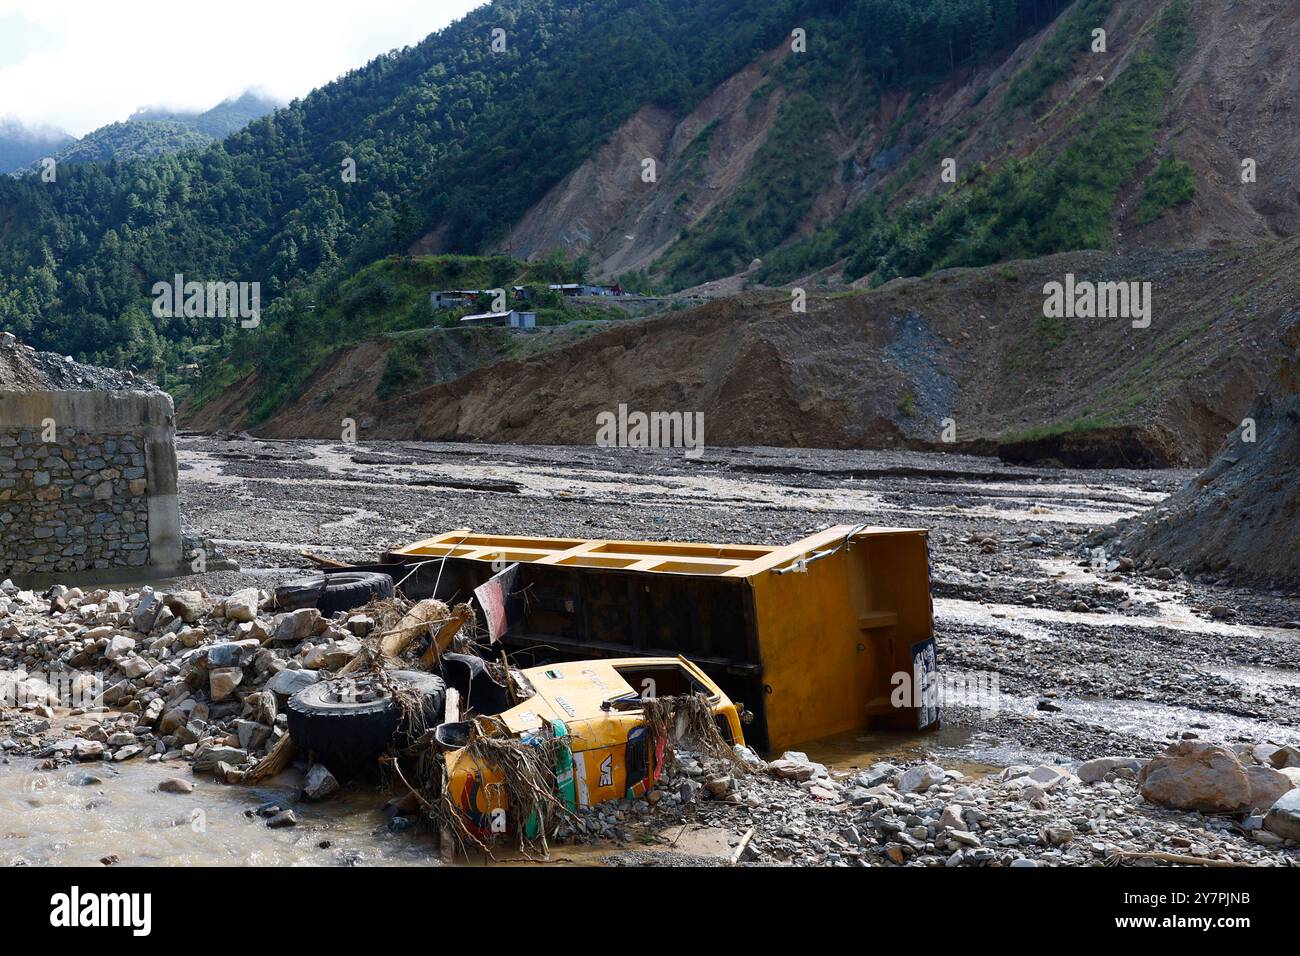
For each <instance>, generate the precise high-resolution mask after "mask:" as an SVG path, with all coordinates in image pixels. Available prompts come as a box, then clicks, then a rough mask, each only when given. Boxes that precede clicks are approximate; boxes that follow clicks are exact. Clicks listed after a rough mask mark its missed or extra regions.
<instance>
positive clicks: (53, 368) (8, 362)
mask: <svg viewBox="0 0 1300 956" xmlns="http://www.w3.org/2000/svg"><path fill="white" fill-rule="evenodd" d="M0 389H6V390H9V391H18V392H39V391H47V390H57V391H66V390H76V391H80V390H87V391H92V390H98V389H102V390H106V391H139V392H156V391H157V390H158V386H156V385H154V384H153V383H152V382H150V381H149V380H148V379H145V378H143V377H141V376H139V375H136V374H135V373H134V372H120V371H118V370H117V369H111V368H100V367H98V366H95V365H83V364H82V363H81V362H78V361H76V360H74V359H73V358H72V357H71V356H69V355H59V354H57V353H55V352H38V351H36V349H34V348H32V347H31V346H28V345H22V344H20V343H18V342H16V341H14V340H13V339H12V336H11V335H10V334H9V333H3V341H0Z"/></svg>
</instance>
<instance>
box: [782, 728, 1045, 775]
mask: <svg viewBox="0 0 1300 956" xmlns="http://www.w3.org/2000/svg"><path fill="white" fill-rule="evenodd" d="M791 749H792V750H800V751H803V752H804V753H806V754H807V755H808V758H809V759H810V760H814V761H816V762H817V763H821V764H825V765H826V766H827V767H828V768H830V769H831V770H832V771H838V772H841V773H851V772H853V771H856V770H865V769H866V768H868V767H870V766H871V765H872V764H873V763H876V762H877V761H881V760H887V761H890V762H901V761H910V760H928V759H934V760H938V761H939V762H940V763H942V764H943V766H944V767H946V768H949V769H952V770H960V771H961V772H962V773H964V774H966V775H967V776H981V775H983V774H986V773H992V772H993V771H995V770H998V769H1000V768H1002V767H1004V766H1006V765H1007V764H1009V763H1015V762H1016V761H1017V759H1018V758H1019V756H1020V751H1018V750H1014V751H1013V750H1011V749H1010V748H1008V747H1006V746H1005V745H1004V744H1002V743H1001V742H1000V741H998V740H996V739H994V738H993V737H990V736H987V735H984V734H979V733H977V732H975V731H973V730H972V729H971V728H970V727H969V726H959V725H957V724H955V723H953V722H951V721H949V722H947V723H945V724H944V726H942V727H941V728H940V729H939V730H936V731H929V732H925V733H915V734H901V733H883V732H871V731H860V730H856V731H850V732H849V733H844V734H836V735H835V736H834V737H827V738H825V739H822V740H814V741H811V742H809V743H806V744H803V745H801V746H798V747H792V748H791Z"/></svg>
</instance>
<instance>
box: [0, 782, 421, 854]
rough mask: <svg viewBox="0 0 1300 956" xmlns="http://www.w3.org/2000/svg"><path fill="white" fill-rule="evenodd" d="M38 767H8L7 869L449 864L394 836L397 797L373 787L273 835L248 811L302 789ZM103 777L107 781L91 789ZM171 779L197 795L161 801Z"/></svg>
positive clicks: (297, 808)
mask: <svg viewBox="0 0 1300 956" xmlns="http://www.w3.org/2000/svg"><path fill="white" fill-rule="evenodd" d="M36 763H37V762H36V761H34V760H22V759H17V758H15V759H13V760H12V762H10V763H9V764H8V765H7V766H5V767H3V768H0V865H7V866H14V865H39V864H60V865H67V866H100V865H101V863H100V862H99V861H100V860H101V858H103V857H106V856H110V855H111V856H116V857H117V859H118V862H119V863H120V864H122V865H168V866H301V865H316V866H348V865H358V864H361V865H365V864H382V865H386V866H401V865H412V866H428V865H437V863H438V852H437V847H436V846H435V845H434V843H433V841H432V839H431V838H429V837H428V836H427V835H424V834H421V833H415V832H407V833H400V834H399V833H390V832H389V831H388V830H387V825H386V824H387V821H386V820H385V818H384V813H383V806H384V802H385V799H386V798H385V796H384V795H383V794H381V793H379V792H377V791H375V790H374V788H372V787H365V786H360V785H356V786H349V787H345V788H344V790H343V791H342V793H340V794H339V795H338V796H336V797H335V798H334V799H333V800H331V801H329V802H328V803H323V804H318V805H313V804H306V803H297V804H295V805H294V807H293V810H294V813H295V814H296V815H297V817H298V820H299V823H298V825H297V826H296V827H289V828H285V829H281V830H272V829H269V828H268V827H267V826H266V821H265V820H264V819H262V818H261V817H258V816H256V815H253V816H251V817H250V816H249V815H248V814H247V813H246V811H250V810H254V809H256V808H257V807H258V806H260V805H262V804H264V803H266V802H268V801H272V800H290V799H292V798H293V797H294V796H295V789H294V788H292V787H289V786H284V787H275V786H268V787H255V788H248V787H227V786H222V785H221V784H218V783H215V782H212V781H211V780H210V779H209V778H197V777H191V775H190V772H189V766H188V764H172V765H170V766H167V765H162V764H148V763H141V762H137V761H133V762H128V763H123V764H105V763H101V762H98V761H96V762H92V763H85V764H81V765H73V766H69V767H64V768H61V769H59V770H48V771H45V770H37V769H36ZM92 776H93V777H98V778H101V779H102V781H103V782H102V783H94V782H87V780H88V778H90V777H92ZM167 777H182V778H184V779H188V780H193V781H194V782H195V789H194V792H193V793H191V794H172V793H160V792H159V791H158V789H157V787H158V783H159V782H160V781H162V780H164V779H166V778H167ZM290 782H291V781H285V783H290ZM322 844H327V845H325V846H322Z"/></svg>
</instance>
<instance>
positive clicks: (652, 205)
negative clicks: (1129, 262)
mask: <svg viewBox="0 0 1300 956" xmlns="http://www.w3.org/2000/svg"><path fill="white" fill-rule="evenodd" d="M1185 2H1186V4H1187V7H1188V10H1189V14H1190V15H1189V18H1188V20H1189V23H1190V25H1191V30H1190V43H1189V49H1188V52H1187V53H1185V54H1184V55H1183V56H1181V57H1180V58H1179V61H1178V66H1177V76H1176V77H1175V79H1174V83H1173V87H1172V91H1171V93H1170V95H1169V97H1168V100H1167V103H1166V106H1165V113H1164V117H1163V120H1162V121H1161V123H1160V124H1159V125H1158V128H1157V129H1156V131H1155V133H1154V149H1153V152H1152V154H1151V156H1150V158H1149V159H1148V160H1147V161H1146V162H1145V163H1143V164H1141V166H1140V167H1139V168H1138V169H1137V171H1136V172H1135V174H1134V176H1133V178H1132V180H1131V181H1130V182H1129V183H1128V184H1127V185H1126V186H1125V187H1124V188H1123V189H1122V190H1121V194H1120V196H1119V201H1118V202H1117V203H1116V205H1115V209H1114V212H1113V217H1112V236H1111V239H1112V242H1113V243H1114V246H1115V248H1118V249H1121V250H1123V249H1134V248H1170V247H1177V248H1186V247H1206V246H1208V245H1210V244H1212V243H1215V242H1221V241H1232V242H1254V241H1257V240H1259V239H1262V238H1266V237H1279V236H1282V237H1285V236H1290V235H1294V234H1295V233H1296V232H1297V230H1300V180H1298V179H1297V173H1296V172H1295V171H1296V170H1297V169H1300V112H1298V111H1297V110H1296V109H1295V108H1294V104H1295V101H1296V98H1297V96H1298V95H1300V58H1297V57H1296V56H1295V55H1294V46H1295V38H1296V36H1297V35H1300V5H1297V4H1295V3H1294V2H1292V0H1259V2H1252V3H1241V2H1238V0H1185ZM1169 3H1170V0H1126V2H1123V3H1116V4H1114V6H1113V7H1112V9H1111V12H1110V15H1109V16H1108V17H1107V18H1106V20H1105V22H1104V23H1102V24H1100V26H1102V27H1104V28H1105V29H1106V31H1107V49H1106V51H1105V52H1100V53H1090V54H1087V55H1083V56H1080V57H1078V58H1077V59H1076V61H1075V63H1074V64H1073V67H1072V69H1070V70H1069V71H1067V73H1066V74H1065V76H1064V77H1063V78H1062V79H1061V80H1060V81H1059V82H1057V83H1055V84H1054V85H1053V86H1052V87H1051V88H1050V89H1049V90H1048V91H1046V92H1045V93H1044V94H1043V95H1042V97H1041V98H1040V99H1038V100H1037V101H1036V102H1034V103H1033V104H1030V105H1024V104H1015V103H1012V102H1010V101H1009V100H1008V93H1009V92H1010V91H1011V90H1012V88H1013V84H1014V83H1015V81H1016V79H1017V77H1018V76H1020V75H1021V74H1023V73H1024V72H1025V71H1026V70H1030V69H1033V67H1034V64H1035V58H1036V56H1037V55H1038V53H1039V51H1040V49H1041V48H1042V47H1043V45H1044V43H1045V42H1047V41H1048V40H1049V39H1050V37H1051V36H1052V33H1053V31H1054V30H1055V29H1056V27H1057V26H1058V25H1059V23H1060V20H1058V21H1057V22H1056V23H1053V24H1051V25H1049V26H1048V27H1046V28H1045V29H1044V30H1043V31H1041V32H1040V33H1038V34H1036V35H1034V36H1032V37H1029V38H1028V39H1026V40H1025V41H1024V42H1023V43H1022V44H1021V45H1020V46H1019V47H1018V48H1017V49H1015V50H1012V51H1009V52H1008V53H1006V54H1005V55H1004V56H1003V57H1002V58H1001V59H995V60H994V61H992V62H989V63H985V64H981V65H980V66H978V67H972V68H969V69H966V70H962V71H959V72H958V73H956V74H955V75H954V76H953V77H952V78H951V79H949V80H948V81H946V82H945V83H943V84H940V85H939V86H937V87H935V88H932V89H929V90H923V91H919V92H917V91H908V90H891V89H879V88H877V87H876V86H875V84H874V83H872V81H871V80H870V78H869V77H867V76H864V75H863V74H862V72H861V71H850V72H847V73H846V74H845V75H844V76H843V80H842V84H841V85H840V87H839V88H838V89H837V90H836V91H835V93H834V94H833V96H832V98H831V101H830V102H828V103H827V105H828V107H829V108H830V112H831V114H832V115H833V117H834V120H833V124H832V125H831V127H830V128H829V129H827V130H825V131H824V132H823V133H822V136H823V138H824V140H825V144H826V146H827V148H828V149H829V150H830V152H831V153H832V155H833V156H834V166H833V168H834V170H835V174H834V175H831V176H828V177H827V178H826V180H825V182H824V183H822V185H821V187H820V192H819V195H818V196H817V198H816V200H815V202H814V203H813V204H812V207H811V209H810V211H809V213H808V215H807V216H806V217H805V220H804V221H803V222H802V223H801V224H800V226H799V228H798V229H797V230H796V232H795V233H794V234H793V235H792V236H791V237H790V238H796V237H798V236H805V235H808V234H809V233H811V232H812V231H813V230H814V229H815V228H816V227H817V226H819V225H823V224H825V223H827V222H829V221H831V220H832V219H833V218H834V217H835V216H836V215H838V214H840V213H842V212H844V211H845V210H847V209H851V208H852V207H854V206H856V205H857V204H859V203H860V202H862V201H863V200H865V199H868V198H871V197H880V196H887V197H888V198H889V201H890V203H891V206H892V207H893V208H895V209H897V208H899V207H900V206H901V205H902V204H903V203H905V202H906V201H907V200H908V199H909V198H911V197H914V196H918V195H933V194H935V193H938V192H940V191H943V190H947V189H950V188H952V187H951V186H949V185H947V184H945V183H943V182H942V181H941V179H940V177H939V176H938V163H939V160H940V159H941V158H943V157H952V158H954V159H955V160H956V161H957V163H958V168H959V169H962V170H970V169H973V168H974V167H975V166H976V165H978V164H989V165H990V166H992V167H994V168H996V167H998V166H1000V165H1001V164H1002V163H1003V162H1005V161H1007V160H1009V159H1014V158H1023V157H1028V156H1031V155H1035V154H1038V155H1040V156H1044V157H1049V158H1050V157H1052V156H1055V155H1057V154H1059V153H1060V152H1061V151H1062V150H1063V149H1064V148H1065V147H1066V146H1067V145H1068V144H1069V143H1070V141H1071V140H1072V139H1073V138H1074V137H1075V136H1076V135H1077V134H1078V133H1079V131H1080V130H1081V129H1086V128H1091V126H1092V123H1090V122H1081V120H1083V119H1084V118H1085V115H1086V114H1087V112H1088V111H1089V110H1090V109H1092V108H1093V106H1094V105H1095V103H1096V101H1097V99H1098V98H1099V97H1100V96H1102V94H1103V92H1104V91H1105V89H1106V88H1107V87H1108V86H1109V85H1111V84H1113V83H1114V81H1115V80H1116V78H1117V77H1118V76H1119V75H1121V74H1122V73H1123V71H1124V70H1126V69H1127V68H1128V67H1129V66H1130V64H1131V63H1132V61H1133V58H1134V56H1135V54H1136V52H1137V51H1138V50H1139V49H1141V48H1143V45H1144V43H1145V41H1146V40H1147V39H1148V38H1149V35H1150V33H1151V31H1152V30H1154V29H1156V23H1157V21H1158V19H1159V17H1160V15H1161V13H1162V12H1163V11H1164V10H1165V9H1166V8H1167V7H1168V6H1169ZM787 55H788V51H787V49H786V48H785V47H784V46H782V47H781V48H778V49H777V50H774V51H771V52H770V53H768V54H767V55H766V56H764V57H763V58H760V60H758V61H756V62H755V63H753V64H751V65H750V66H748V67H746V68H745V69H744V70H742V71H740V72H739V73H737V74H736V75H735V76H733V77H731V78H730V79H729V80H727V81H726V82H725V83H723V84H722V85H721V86H719V88H718V89H717V90H716V91H715V92H714V93H713V94H712V95H711V96H709V97H708V98H707V99H706V100H704V101H703V102H702V103H701V104H700V105H699V106H698V107H697V108H696V109H695V110H693V111H692V112H691V113H690V114H688V115H686V116H683V117H674V116H671V115H669V114H667V113H665V112H663V111H662V110H658V109H655V108H651V107H646V108H644V109H642V110H641V111H640V112H638V113H637V114H636V115H635V116H633V117H632V118H631V119H629V120H628V121H627V123H625V124H624V126H623V127H621V128H620V129H619V130H618V131H617V132H616V133H615V135H614V136H613V137H612V138H611V140H610V142H609V143H607V144H606V145H605V146H604V147H603V148H602V149H601V150H599V151H598V152H597V153H596V154H595V155H594V156H593V157H592V158H591V159H590V160H588V161H587V162H585V163H584V164H583V165H582V166H580V167H579V168H578V169H576V170H575V171H574V172H573V173H571V174H570V175H569V176H567V177H566V178H565V179H564V180H563V181H561V182H560V183H558V184H557V185H556V186H555V187H554V188H552V189H551V190H550V191H549V192H548V193H547V194H546V195H545V196H544V197H543V198H542V199H541V200H539V201H538V202H537V203H536V204H535V205H534V206H533V208H532V209H530V210H529V211H528V213H527V214H526V215H525V216H524V217H523V219H522V220H521V221H520V222H519V223H518V224H516V226H515V227H514V228H513V230H512V231H511V232H510V234H509V237H508V239H506V240H505V241H504V242H502V243H501V248H502V249H503V250H509V251H511V252H513V253H514V254H516V255H521V256H523V257H533V256H541V255H544V254H546V253H549V252H552V251H555V250H562V251H564V252H565V253H566V254H569V255H578V254H586V255H588V256H590V258H591V261H592V265H593V269H594V271H595V272H596V273H598V274H600V275H604V276H616V275H619V274H621V273H623V272H625V271H627V270H630V269H648V268H652V267H653V265H654V263H655V261H656V260H657V259H658V258H659V257H660V256H661V255H662V254H663V253H664V252H665V251H666V250H667V249H669V248H670V247H671V246H672V243H673V241H674V240H675V239H676V238H677V236H678V234H679V233H680V232H681V230H682V229H685V228H693V227H695V226H697V225H698V224H699V223H700V222H701V221H702V220H703V219H704V218H705V217H706V216H707V215H708V213H709V212H710V211H711V210H713V209H714V208H715V207H716V206H717V204H718V203H720V202H724V201H725V200H726V199H727V197H729V196H730V195H731V194H732V193H733V192H734V191H735V189H736V188H737V186H738V185H739V184H741V183H742V182H744V181H745V178H746V176H748V175H750V174H751V172H752V170H751V162H752V160H753V158H754V155H755V153H756V152H757V150H758V149H759V147H760V146H761V145H762V144H763V142H764V141H765V140H766V138H767V137H768V135H769V134H770V133H771V132H772V129H773V123H774V120H775V119H776V117H777V115H778V114H779V112H780V109H781V107H782V105H783V104H784V103H785V102H786V101H787V99H788V97H789V96H790V95H791V94H792V93H793V92H794V91H793V90H791V89H788V88H787V87H786V86H785V85H783V84H781V83H780V82H777V86H776V89H775V92H773V93H771V94H767V95H764V96H757V97H756V96H754V93H755V91H756V90H758V89H759V87H760V86H761V85H762V84H763V83H764V82H765V81H769V78H770V77H776V76H779V73H777V72H774V66H775V64H777V63H778V62H779V61H780V60H781V59H783V58H784V57H785V56H787ZM756 104H757V106H756ZM711 126H712V127H713V135H712V138H711V139H710V141H709V142H708V143H707V144H705V145H704V146H703V148H701V147H700V143H699V142H698V141H697V139H696V138H697V137H698V136H699V134H700V133H701V132H702V131H704V130H706V129H708V128H709V127H711ZM693 143H695V147H696V148H695V149H692V144H693ZM1165 156H1174V157H1176V158H1178V159H1179V160H1182V161H1184V162H1187V163H1189V164H1190V165H1191V166H1192V168H1193V169H1194V170H1195V173H1196V180H1197V192H1196V196H1195V198H1194V199H1193V200H1192V201H1191V202H1188V203H1184V204H1182V205H1179V206H1176V207H1174V208H1172V209H1170V210H1168V211H1166V212H1165V213H1164V214H1163V215H1161V216H1160V217H1158V218H1157V219H1155V220H1154V221H1152V222H1149V223H1141V222H1139V221H1138V218H1137V216H1136V215H1135V212H1136V209H1137V203H1138V200H1139V199H1140V197H1141V194H1142V186H1143V183H1144V182H1145V181H1146V179H1147V178H1148V176H1149V175H1150V174H1151V172H1152V170H1153V169H1154V168H1155V166H1156V164H1157V163H1158V162H1159V161H1160V160H1161V159H1162V158H1163V157H1165ZM647 157H651V158H654V159H655V161H656V163H657V164H658V172H659V178H658V181H657V182H656V183H654V184H646V183H644V182H642V181H641V178H640V171H641V162H642V160H643V159H645V158H647ZM1246 159H1251V160H1253V161H1254V162H1255V164H1256V169H1257V181H1256V182H1254V183H1249V184H1243V183H1242V181H1241V172H1242V163H1243V161H1244V160H1246ZM838 273H839V269H838V268H834V269H828V270H827V271H826V272H825V273H824V274H819V273H813V275H812V276H809V277H805V278H812V277H815V276H816V277H820V278H823V279H832V280H833V279H835V278H837V277H838Z"/></svg>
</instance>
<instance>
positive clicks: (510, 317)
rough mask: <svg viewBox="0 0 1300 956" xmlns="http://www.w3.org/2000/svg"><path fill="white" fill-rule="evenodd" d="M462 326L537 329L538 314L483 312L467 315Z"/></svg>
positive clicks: (462, 318) (462, 320)
mask: <svg viewBox="0 0 1300 956" xmlns="http://www.w3.org/2000/svg"><path fill="white" fill-rule="evenodd" d="M460 321H461V325H496V326H509V327H510V328H512V329H532V328H536V327H537V313H536V312H520V311H519V310H517V309H511V310H510V311H509V312H481V313H479V314H478V315H466V316H462V317H461V320H460Z"/></svg>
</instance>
